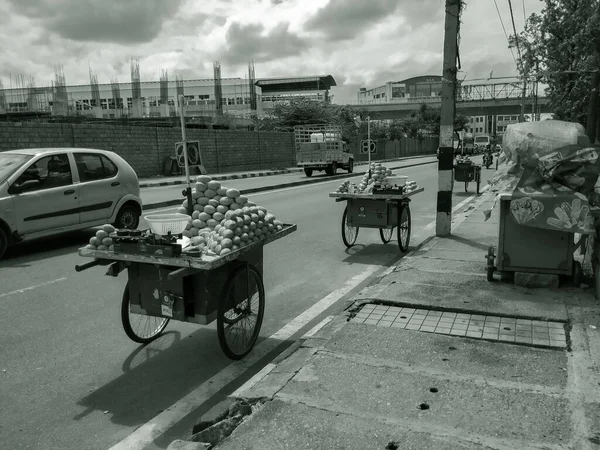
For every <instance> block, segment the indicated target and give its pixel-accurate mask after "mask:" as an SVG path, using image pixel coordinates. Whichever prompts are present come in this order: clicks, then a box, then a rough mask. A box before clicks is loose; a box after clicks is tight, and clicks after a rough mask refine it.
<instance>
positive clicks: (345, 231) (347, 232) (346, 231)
mask: <svg viewBox="0 0 600 450" xmlns="http://www.w3.org/2000/svg"><path fill="white" fill-rule="evenodd" d="M359 229H360V228H359V227H353V226H350V224H349V223H348V206H346V209H344V214H343V215H342V241H344V245H345V246H346V247H348V248H350V247H352V246H353V245H354V243H355V242H356V238H357V237H358V230H359Z"/></svg>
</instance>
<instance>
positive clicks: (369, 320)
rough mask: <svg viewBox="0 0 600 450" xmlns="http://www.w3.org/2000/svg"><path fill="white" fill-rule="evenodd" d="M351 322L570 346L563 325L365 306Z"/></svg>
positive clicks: (425, 310) (477, 337)
mask: <svg viewBox="0 0 600 450" xmlns="http://www.w3.org/2000/svg"><path fill="white" fill-rule="evenodd" d="M351 322H354V323H364V324H367V325H377V326H381V327H391V328H403V329H406V330H416V331H425V332H429V333H438V334H447V335H451V336H465V337H470V338H475V339H485V340H491V341H502V342H517V343H520V344H529V345H536V346H544V347H559V348H565V347H566V346H567V342H566V335H565V329H564V325H565V324H564V323H562V322H547V321H540V320H527V319H517V318H511V317H498V316H483V315H476V314H460V313H453V312H443V311H435V310H430V309H415V308H403V307H400V306H385V305H374V304H370V303H369V304H366V305H364V306H363V307H362V308H361V310H360V311H359V312H358V313H357V314H356V316H355V317H353V318H352V320H351Z"/></svg>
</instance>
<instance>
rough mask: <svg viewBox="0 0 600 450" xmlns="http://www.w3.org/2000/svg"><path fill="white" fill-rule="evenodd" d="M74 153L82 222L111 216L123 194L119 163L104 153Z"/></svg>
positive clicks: (91, 221)
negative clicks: (119, 177)
mask: <svg viewBox="0 0 600 450" xmlns="http://www.w3.org/2000/svg"><path fill="white" fill-rule="evenodd" d="M73 156H74V158H75V165H76V166H77V172H78V174H79V182H80V183H79V195H80V202H79V204H80V208H81V216H80V220H81V223H82V224H89V223H100V222H103V221H107V220H109V219H110V218H111V216H112V213H113V210H114V208H115V207H116V204H117V203H118V202H119V200H120V199H121V198H122V196H123V195H124V193H123V189H124V186H123V185H122V183H121V182H120V181H119V179H118V174H119V170H118V168H117V166H116V164H115V163H114V162H113V161H112V160H111V159H110V158H109V157H107V156H106V155H104V154H102V153H91V152H90V153H86V152H74V153H73Z"/></svg>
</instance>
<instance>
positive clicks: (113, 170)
mask: <svg viewBox="0 0 600 450" xmlns="http://www.w3.org/2000/svg"><path fill="white" fill-rule="evenodd" d="M100 159H102V165H103V166H104V175H106V178H112V177H114V176H115V175H116V174H117V173H118V172H119V169H118V168H117V166H116V165H115V163H114V162H112V161H111V160H110V159H109V158H107V157H106V156H104V155H102V156H101V157H100Z"/></svg>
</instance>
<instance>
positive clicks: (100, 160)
mask: <svg viewBox="0 0 600 450" xmlns="http://www.w3.org/2000/svg"><path fill="white" fill-rule="evenodd" d="M75 163H76V164H77V170H78V171H79V179H80V180H81V182H82V183H85V182H88V181H96V180H104V179H106V178H112V177H114V176H115V175H116V174H117V172H118V169H117V166H116V165H115V164H114V163H113V162H112V161H111V160H110V159H108V158H107V157H106V156H104V155H100V154H96V153H75Z"/></svg>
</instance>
